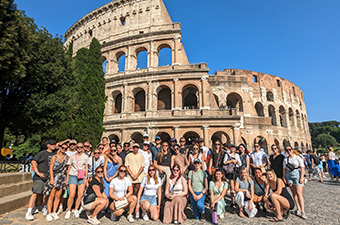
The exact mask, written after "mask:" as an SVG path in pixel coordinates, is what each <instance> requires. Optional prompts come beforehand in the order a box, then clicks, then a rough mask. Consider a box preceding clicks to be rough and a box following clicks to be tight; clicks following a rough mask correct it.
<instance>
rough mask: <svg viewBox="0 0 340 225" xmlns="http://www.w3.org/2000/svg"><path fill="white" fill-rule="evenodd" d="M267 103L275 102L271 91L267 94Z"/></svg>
mask: <svg viewBox="0 0 340 225" xmlns="http://www.w3.org/2000/svg"><path fill="white" fill-rule="evenodd" d="M267 101H270V102H273V101H274V94H273V92H271V91H268V92H267Z"/></svg>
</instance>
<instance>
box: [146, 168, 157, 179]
mask: <svg viewBox="0 0 340 225" xmlns="http://www.w3.org/2000/svg"><path fill="white" fill-rule="evenodd" d="M151 167H152V168H153V169H154V170H156V168H155V167H154V166H153V165H150V166H149V169H148V180H147V182H146V183H147V184H151V183H150V179H151V178H153V180H154V181H155V184H158V177H157V174H156V171H155V174H154V175H153V177H151V176H150V174H149V170H150V168H151Z"/></svg>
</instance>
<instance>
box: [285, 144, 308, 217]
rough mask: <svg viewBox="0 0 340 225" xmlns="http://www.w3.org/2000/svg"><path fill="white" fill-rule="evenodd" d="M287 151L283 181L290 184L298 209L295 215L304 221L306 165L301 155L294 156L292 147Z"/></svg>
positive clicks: (288, 147)
mask: <svg viewBox="0 0 340 225" xmlns="http://www.w3.org/2000/svg"><path fill="white" fill-rule="evenodd" d="M285 150H286V154H287V158H285V159H284V161H283V181H284V182H285V183H286V184H288V186H289V188H290V190H291V191H292V193H293V197H294V201H295V204H296V207H297V210H296V211H295V212H294V214H295V215H297V216H300V217H301V218H302V219H307V216H306V213H305V200H304V198H303V195H302V191H303V185H304V179H305V178H304V176H305V164H304V161H303V159H301V157H300V156H299V155H296V154H294V152H293V149H292V147H291V146H289V145H288V146H286V147H285Z"/></svg>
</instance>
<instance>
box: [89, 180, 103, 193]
mask: <svg viewBox="0 0 340 225" xmlns="http://www.w3.org/2000/svg"><path fill="white" fill-rule="evenodd" d="M95 185H97V186H99V189H100V193H103V192H104V185H103V184H102V183H101V182H99V181H98V180H97V179H96V178H93V179H92V180H91V182H90V184H89V187H88V188H87V191H86V194H87V195H89V194H92V193H93V192H94V191H93V186H95Z"/></svg>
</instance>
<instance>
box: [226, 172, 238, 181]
mask: <svg viewBox="0 0 340 225" xmlns="http://www.w3.org/2000/svg"><path fill="white" fill-rule="evenodd" d="M225 178H226V179H228V180H236V173H226V174H225Z"/></svg>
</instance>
